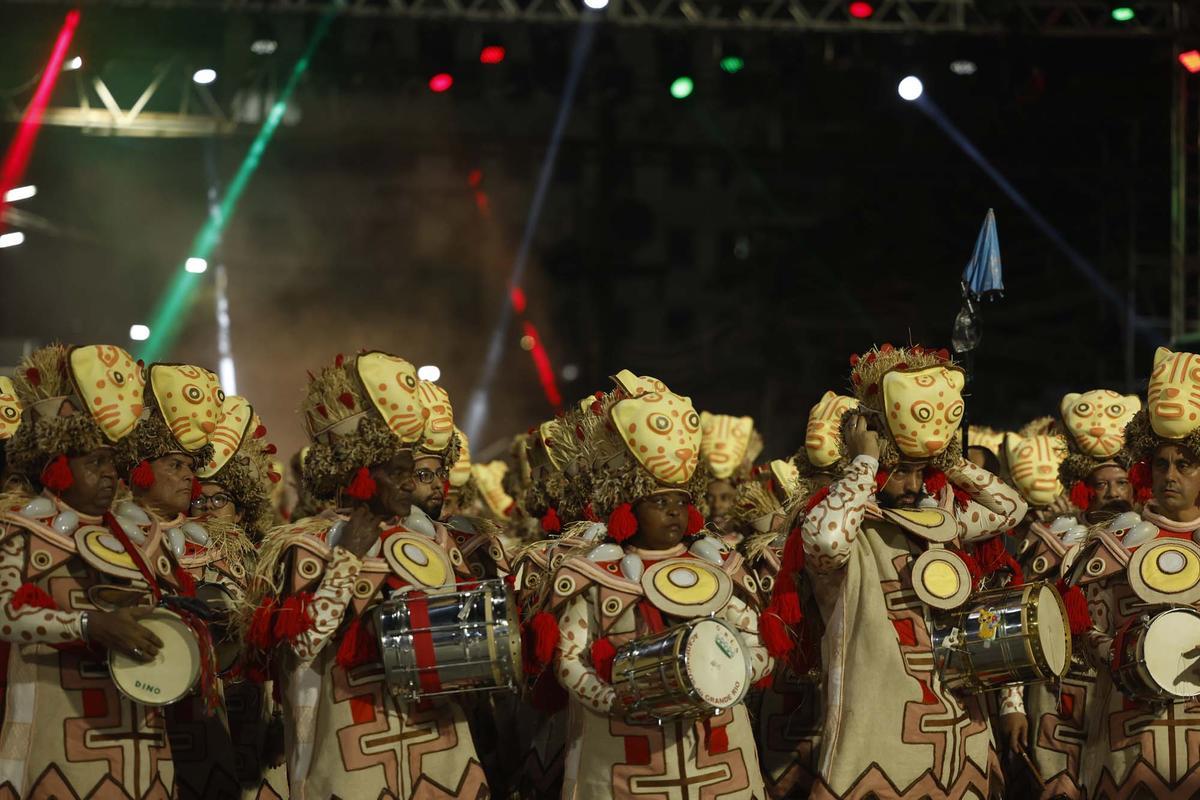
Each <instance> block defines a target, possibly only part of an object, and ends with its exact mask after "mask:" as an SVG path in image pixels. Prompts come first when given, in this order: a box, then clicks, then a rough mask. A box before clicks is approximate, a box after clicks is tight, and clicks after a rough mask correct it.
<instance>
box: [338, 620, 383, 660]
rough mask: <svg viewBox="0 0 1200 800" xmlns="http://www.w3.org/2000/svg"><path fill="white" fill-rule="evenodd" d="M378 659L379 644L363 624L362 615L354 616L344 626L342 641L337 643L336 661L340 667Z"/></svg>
mask: <svg viewBox="0 0 1200 800" xmlns="http://www.w3.org/2000/svg"><path fill="white" fill-rule="evenodd" d="M378 660H379V645H378V644H377V643H376V641H375V637H374V635H372V633H371V631H370V630H368V629H367V626H366V625H364V624H363V621H362V617H355V618H354V619H353V620H351V621H350V624H349V625H347V626H346V632H345V633H343V634H342V642H341V644H339V645H338V651H337V663H338V666H340V667H341V668H342V669H353V668H354V667H358V666H361V665H363V664H368V663H370V662H372V661H378Z"/></svg>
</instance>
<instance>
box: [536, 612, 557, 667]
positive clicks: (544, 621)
mask: <svg viewBox="0 0 1200 800" xmlns="http://www.w3.org/2000/svg"><path fill="white" fill-rule="evenodd" d="M529 631H530V633H531V634H532V636H533V660H534V666H535V667H536V668H537V669H538V670H541V669H544V668H545V667H546V665H547V664H549V663H550V661H551V660H552V659H553V658H554V651H555V650H556V649H557V648H558V636H559V634H558V620H557V619H555V618H554V615H553V614H551V613H550V612H548V611H539V612H538V613H537V614H534V615H533V619H532V620H530V621H529Z"/></svg>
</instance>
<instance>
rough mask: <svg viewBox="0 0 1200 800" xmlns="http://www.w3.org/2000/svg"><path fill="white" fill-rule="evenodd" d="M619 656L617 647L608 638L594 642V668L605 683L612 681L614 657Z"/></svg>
mask: <svg viewBox="0 0 1200 800" xmlns="http://www.w3.org/2000/svg"><path fill="white" fill-rule="evenodd" d="M616 657H617V648H615V647H613V643H612V642H610V641H609V640H608V639H607V638H605V639H597V640H596V641H594V642H592V669H594V670H596V675H597V676H598V677H599V678H600V680H602V681H604V682H605V683H612V668H613V659H614V658H616Z"/></svg>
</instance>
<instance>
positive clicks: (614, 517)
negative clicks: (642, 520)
mask: <svg viewBox="0 0 1200 800" xmlns="http://www.w3.org/2000/svg"><path fill="white" fill-rule="evenodd" d="M637 530H638V523H637V517H635V516H634V515H633V506H631V505H629V503H621V505H619V506H617V507H616V508H614V509H613V512H612V513H611V514H609V515H608V535H609V536H611V537H612V538H613V540H614V541H617V542H623V541H625V540H626V539H628V538H629V537H630V536H633V535H634V534H635V533H637Z"/></svg>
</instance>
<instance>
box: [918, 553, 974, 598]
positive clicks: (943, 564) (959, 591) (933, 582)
mask: <svg viewBox="0 0 1200 800" xmlns="http://www.w3.org/2000/svg"><path fill="white" fill-rule="evenodd" d="M912 582H913V591H915V592H916V593H917V597H919V598H921V600H922V601H923V602H924V603H925V604H926V605H928V606H931V607H933V608H941V609H951V608H958V607H959V606H961V605H962V604H963V603H965V602H966V600H967V597H968V596H969V595H970V594H971V573H970V571H969V570H968V569H967V565H966V564H965V563H964V562H963V560H962V559H961V558H959V557H958V556H957V555H955V554H954V553H951V552H950V551H949V550H943V549H941V548H936V549H933V550H926V551H925V552H924V553H922V554H921V555H920V556H919V557H918V558H917V560H916V561H915V562H914V563H913V568H912Z"/></svg>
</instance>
